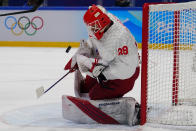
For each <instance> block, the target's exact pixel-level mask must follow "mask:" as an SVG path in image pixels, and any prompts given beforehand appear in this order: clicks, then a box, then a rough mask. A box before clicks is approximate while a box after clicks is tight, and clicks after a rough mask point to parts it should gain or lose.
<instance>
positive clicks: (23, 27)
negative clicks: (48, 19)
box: [4, 16, 44, 36]
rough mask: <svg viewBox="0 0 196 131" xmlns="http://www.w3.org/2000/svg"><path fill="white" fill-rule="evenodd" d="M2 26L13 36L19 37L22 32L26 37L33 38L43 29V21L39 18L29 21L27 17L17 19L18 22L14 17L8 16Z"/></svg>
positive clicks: (35, 17)
mask: <svg viewBox="0 0 196 131" xmlns="http://www.w3.org/2000/svg"><path fill="white" fill-rule="evenodd" d="M4 25H5V27H6V29H8V30H10V31H11V32H12V34H14V35H15V36H20V35H22V34H23V33H24V32H25V34H26V35H28V36H33V35H35V34H36V33H37V31H38V30H40V29H42V28H43V26H44V20H43V18H42V17H40V16H34V17H33V18H32V19H31V20H30V19H29V17H27V16H22V17H19V18H18V20H17V19H16V17H14V16H8V17H6V18H5V21H4Z"/></svg>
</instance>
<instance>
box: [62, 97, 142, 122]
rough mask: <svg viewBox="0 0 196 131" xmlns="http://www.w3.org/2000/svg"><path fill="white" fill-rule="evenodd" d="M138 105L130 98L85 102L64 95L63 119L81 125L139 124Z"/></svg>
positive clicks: (84, 100)
mask: <svg viewBox="0 0 196 131" xmlns="http://www.w3.org/2000/svg"><path fill="white" fill-rule="evenodd" d="M139 109H140V108H139V104H138V103H137V102H136V100H135V99H134V98H132V97H124V98H119V99H109V100H86V99H82V98H76V97H72V96H66V95H64V96H63V97H62V111H63V117H64V118H65V119H67V120H71V121H73V122H76V123H83V124H97V123H100V124H128V125H130V126H134V125H137V124H139V121H140V118H139Z"/></svg>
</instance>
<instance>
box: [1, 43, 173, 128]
mask: <svg viewBox="0 0 196 131" xmlns="http://www.w3.org/2000/svg"><path fill="white" fill-rule="evenodd" d="M65 50H66V49H65V48H22V47H16V48H13V47H0V131H27V130H28V131H33V130H36V131H64V130H72V131H87V130H100V131H110V130H129V131H172V129H167V128H153V127H151V126H136V127H129V126H126V125H100V124H95V125H87V124H76V123H73V122H70V121H67V120H65V119H63V118H62V116H61V106H60V103H61V96H62V95H64V94H66V95H72V96H73V95H74V93H73V74H70V75H68V76H67V77H66V78H64V79H63V80H62V81H61V82H60V83H59V84H58V85H56V86H55V87H54V88H53V89H51V90H50V91H49V92H48V93H47V94H45V95H44V96H42V97H41V98H40V99H37V98H36V93H35V90H36V89H37V88H39V87H41V86H44V88H48V87H50V86H51V85H52V84H53V83H55V82H56V81H57V80H58V79H59V78H61V76H63V75H64V74H65V73H67V72H66V71H64V70H63V68H64V66H65V64H66V63H67V62H68V60H69V59H70V58H71V56H72V55H73V54H74V53H75V51H76V49H71V51H70V52H69V53H68V54H67V53H66V52H65ZM126 96H132V97H135V98H136V100H138V101H140V79H138V80H137V81H136V84H135V87H134V89H133V90H132V91H131V92H130V93H128V94H126Z"/></svg>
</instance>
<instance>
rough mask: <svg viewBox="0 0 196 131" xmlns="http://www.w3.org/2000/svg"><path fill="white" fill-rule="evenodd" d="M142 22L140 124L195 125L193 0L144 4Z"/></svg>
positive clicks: (195, 4) (195, 7) (195, 17)
mask: <svg viewBox="0 0 196 131" xmlns="http://www.w3.org/2000/svg"><path fill="white" fill-rule="evenodd" d="M142 22H143V23H142V73H141V125H143V124H145V123H146V122H152V123H161V124H171V125H196V122H195V121H194V120H195V118H193V117H191V115H190V114H194V113H195V109H194V107H195V105H196V89H194V87H195V88H196V82H195V81H196V72H195V71H193V70H192V68H193V67H192V66H193V65H194V62H193V58H194V55H195V54H196V53H195V52H194V51H193V50H192V47H193V46H194V45H195V44H196V1H195V2H187V3H161V4H160V3H159V4H155V3H151V4H149V3H146V4H144V6H143V20H142ZM187 103H188V104H187ZM187 106H188V107H187ZM190 108H191V109H192V108H193V110H189V109H190ZM181 113H182V114H184V115H181V116H179V115H180V114H181ZM185 118H186V120H185Z"/></svg>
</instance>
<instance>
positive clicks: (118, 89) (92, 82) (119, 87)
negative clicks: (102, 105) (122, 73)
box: [79, 67, 140, 100]
mask: <svg viewBox="0 0 196 131" xmlns="http://www.w3.org/2000/svg"><path fill="white" fill-rule="evenodd" d="M139 71H140V68H139V67H137V68H136V70H135V73H134V74H133V75H132V76H131V77H130V78H128V79H123V80H121V79H116V80H108V81H105V82H103V85H104V87H103V86H102V85H101V84H100V83H98V81H97V80H96V79H94V78H92V77H90V76H88V75H87V76H86V79H85V80H84V82H81V84H80V83H79V84H80V89H79V90H80V93H89V97H90V99H91V100H100V99H111V98H119V97H122V96H123V95H124V94H126V93H127V92H129V91H131V90H132V88H133V86H134V83H135V80H136V79H137V78H138V76H139Z"/></svg>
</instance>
